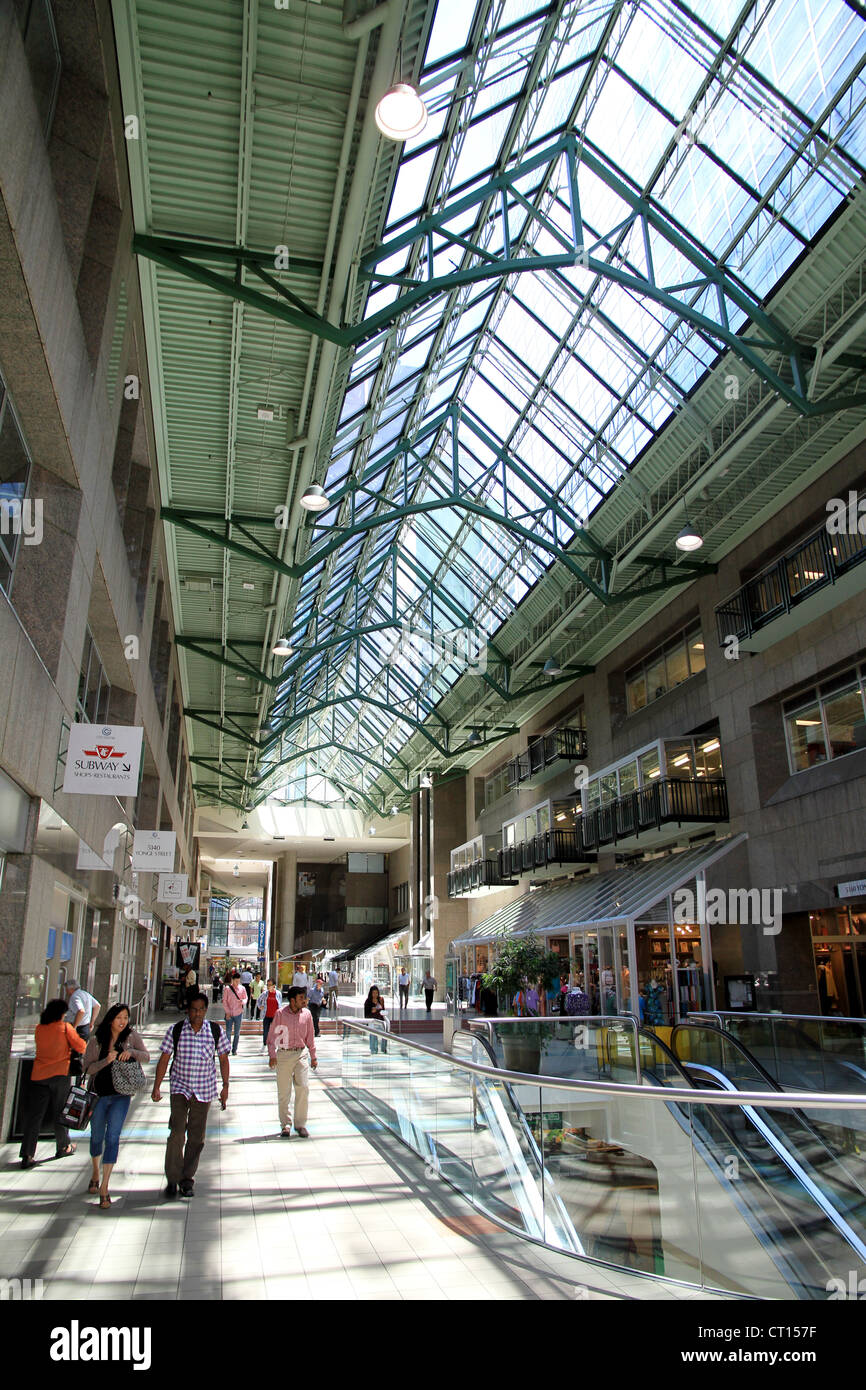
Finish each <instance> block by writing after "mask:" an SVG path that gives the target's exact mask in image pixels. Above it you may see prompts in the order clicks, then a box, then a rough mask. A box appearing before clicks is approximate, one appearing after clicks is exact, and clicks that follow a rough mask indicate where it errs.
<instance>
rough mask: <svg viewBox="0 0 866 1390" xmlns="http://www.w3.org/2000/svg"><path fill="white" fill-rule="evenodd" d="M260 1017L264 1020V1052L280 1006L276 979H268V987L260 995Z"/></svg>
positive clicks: (258, 1006)
mask: <svg viewBox="0 0 866 1390" xmlns="http://www.w3.org/2000/svg"><path fill="white" fill-rule="evenodd" d="M256 1007H257V1009H258V1013H259V1017H260V1018H261V1020H262V1052H264V1050H265V1048H266V1047H267V1045H268V1032H269V1031H270V1027H271V1024H272V1023H273V1021H274V1018H275V1016H276V1013H277V1010H278V1009H279V1007H280V996H279V995H278V994H277V982H276V980H268V986H267V989H266V990H265V991H264V992H263V993H262V994H260V995H259V1001H258V1004H257V1006H256Z"/></svg>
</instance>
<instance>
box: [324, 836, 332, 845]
mask: <svg viewBox="0 0 866 1390" xmlns="http://www.w3.org/2000/svg"><path fill="white" fill-rule="evenodd" d="M322 838H323V839H324V841H325V843H326V844H327V843H328V841H333V840H334V838H335V837H334V836H333V835H323V837H322Z"/></svg>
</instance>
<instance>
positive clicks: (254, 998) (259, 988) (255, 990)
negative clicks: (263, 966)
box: [249, 970, 265, 1018]
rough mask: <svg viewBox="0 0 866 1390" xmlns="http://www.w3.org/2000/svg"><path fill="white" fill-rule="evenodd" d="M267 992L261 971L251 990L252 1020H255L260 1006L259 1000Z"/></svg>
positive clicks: (257, 974) (257, 972)
mask: <svg viewBox="0 0 866 1390" xmlns="http://www.w3.org/2000/svg"><path fill="white" fill-rule="evenodd" d="M264 992H265V982H264V980H263V979H262V972H261V970H257V971H256V975H255V979H254V980H253V982H252V984H251V985H250V988H249V995H250V1018H255V1016H256V1012H257V1010H258V1006H259V999H260V998H261V996H262V995H263V994H264Z"/></svg>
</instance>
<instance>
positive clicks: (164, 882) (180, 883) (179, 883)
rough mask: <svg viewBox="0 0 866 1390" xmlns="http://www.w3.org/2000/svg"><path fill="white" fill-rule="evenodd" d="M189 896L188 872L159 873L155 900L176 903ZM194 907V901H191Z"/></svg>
mask: <svg viewBox="0 0 866 1390" xmlns="http://www.w3.org/2000/svg"><path fill="white" fill-rule="evenodd" d="M188 897H189V874H160V876H159V885H158V888H157V894H156V900H157V902H160V903H177V902H181V901H182V900H183V899H184V898H188ZM193 907H195V903H193Z"/></svg>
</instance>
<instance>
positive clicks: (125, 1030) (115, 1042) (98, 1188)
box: [83, 1004, 150, 1208]
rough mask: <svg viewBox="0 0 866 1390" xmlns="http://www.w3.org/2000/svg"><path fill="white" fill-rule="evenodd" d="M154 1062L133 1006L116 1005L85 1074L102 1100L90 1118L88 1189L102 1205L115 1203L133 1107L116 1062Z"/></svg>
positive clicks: (90, 1050) (91, 1046) (96, 1038)
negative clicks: (115, 1176)
mask: <svg viewBox="0 0 866 1390" xmlns="http://www.w3.org/2000/svg"><path fill="white" fill-rule="evenodd" d="M149 1061H150V1053H149V1052H148V1050H147V1048H146V1047H145V1045H144V1039H143V1038H142V1037H141V1036H140V1035H139V1034H138V1033H136V1031H135V1029H134V1028H132V1027H131V1025H130V1022H129V1005H128V1004H114V1005H113V1006H112V1007H111V1008H110V1009H109V1010H108V1013H107V1014H106V1015H105V1018H104V1019H103V1020H102V1022H101V1023H100V1024H99V1026H98V1028H97V1029H96V1032H95V1033H94V1034H93V1036H92V1037H91V1039H90V1042H89V1043H88V1044H87V1050H86V1051H85V1053H84V1062H83V1066H84V1075H85V1076H92V1077H93V1078H94V1081H93V1089H94V1091H95V1092H96V1094H97V1096H98V1097H99V1099H98V1100H97V1102H96V1105H95V1106H94V1109H93V1115H92V1116H91V1120H90V1162H91V1165H92V1169H93V1171H92V1172H91V1175H90V1185H89V1187H88V1189H87V1191H88V1192H90V1193H92V1194H94V1195H95V1194H96V1193H97V1192H98V1193H99V1205H100V1207H102V1208H105V1207H110V1206H111V1198H110V1197H109V1195H108V1183H109V1179H110V1178H111V1170H112V1168H113V1167H114V1165H115V1163H116V1162H117V1152H118V1148H119V1145H120V1133H121V1130H122V1129H123V1122H124V1120H125V1119H126V1116H127V1112H128V1110H129V1103H130V1101H131V1100H132V1096H130V1095H125V1094H122V1093H121V1092H119V1091H118V1089H117V1086H116V1084H115V1076H114V1075H113V1064H114V1063H115V1062H140V1063H141V1065H142V1066H144V1064H145V1062H149ZM100 1157H101V1158H102V1182H100V1180H99V1160H100Z"/></svg>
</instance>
